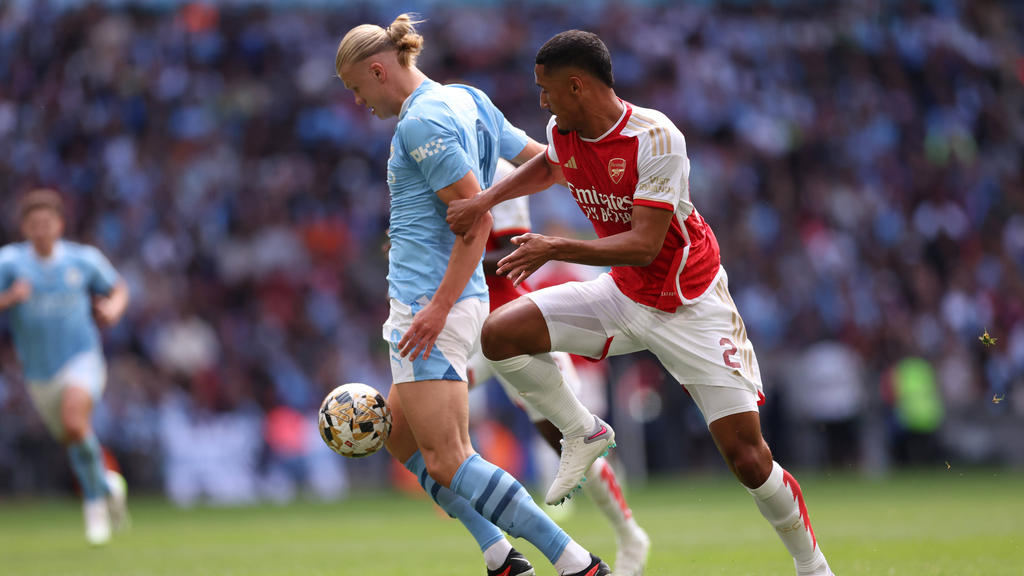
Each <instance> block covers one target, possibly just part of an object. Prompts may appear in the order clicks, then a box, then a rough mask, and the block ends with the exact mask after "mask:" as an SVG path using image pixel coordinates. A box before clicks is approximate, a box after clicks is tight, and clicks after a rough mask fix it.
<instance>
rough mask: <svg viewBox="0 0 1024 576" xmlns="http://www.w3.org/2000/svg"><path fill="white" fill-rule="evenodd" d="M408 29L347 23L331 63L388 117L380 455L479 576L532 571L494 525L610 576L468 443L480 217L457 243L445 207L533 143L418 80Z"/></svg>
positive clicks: (452, 91)
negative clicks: (389, 418) (469, 550)
mask: <svg viewBox="0 0 1024 576" xmlns="http://www.w3.org/2000/svg"><path fill="white" fill-rule="evenodd" d="M413 24H414V22H413V21H412V20H411V19H410V18H409V16H408V15H405V14H403V15H401V16H399V17H398V18H396V19H395V21H394V22H392V23H391V25H390V26H389V27H388V28H387V29H384V28H381V27H380V26H375V25H371V24H364V25H362V26H357V27H355V28H353V29H352V30H350V31H349V32H348V33H347V34H346V35H345V37H344V38H343V39H342V40H341V43H340V44H339V46H338V52H337V56H336V60H335V68H336V71H337V73H338V76H339V77H340V78H341V80H342V81H343V82H344V84H345V87H346V88H347V89H349V90H351V91H352V92H353V94H354V95H355V102H356V104H358V105H360V106H366V107H368V108H370V110H371V111H372V112H373V114H374V115H376V116H377V117H379V118H389V117H392V116H398V118H399V122H398V126H397V127H396V128H395V134H394V137H393V138H392V140H391V156H390V158H389V159H388V174H387V181H388V187H389V189H390V192H391V227H390V236H391V248H390V252H389V258H388V259H389V270H388V295H389V297H390V301H391V314H390V316H389V317H388V319H387V322H386V323H385V324H384V330H383V336H384V339H385V340H386V341H387V342H388V343H389V345H390V346H391V371H392V377H393V380H394V386H392V392H391V395H390V398H389V399H388V403H389V405H390V406H391V410H392V414H393V417H394V425H393V427H392V431H391V435H390V437H389V439H388V445H387V446H388V450H389V451H390V452H391V454H392V456H394V457H395V458H397V459H398V460H399V461H401V462H403V463H404V464H405V466H406V468H408V469H409V470H410V471H412V472H413V473H414V474H415V475H416V476H417V477H418V478H419V480H420V484H421V485H422V486H423V489H424V490H425V491H427V493H428V494H430V495H431V497H432V498H433V499H434V500H435V501H436V502H437V503H438V504H439V505H440V506H441V507H442V508H444V510H445V511H447V512H448V513H449V514H450V515H451V516H453V517H456V518H458V519H459V520H460V521H461V522H462V523H463V524H464V525H465V526H466V527H467V529H468V530H469V531H470V532H471V533H472V534H473V536H474V538H475V539H476V540H477V543H478V544H479V545H480V549H481V550H482V551H483V552H484V559H485V561H486V563H487V569H488V574H492V575H500V576H513V575H531V574H533V573H534V571H533V567H532V566H531V565H530V563H529V562H528V561H527V560H526V558H525V557H523V556H522V555H521V554H519V553H518V552H517V551H515V550H514V549H512V547H511V545H510V544H509V543H508V541H507V540H506V539H505V537H504V535H503V534H502V533H501V531H500V530H499V529H498V528H497V527H501V528H502V529H504V530H505V531H506V532H508V533H509V534H511V535H512V536H516V537H523V538H526V539H527V540H529V541H530V542H531V543H532V544H534V545H535V546H536V547H537V548H538V549H539V550H540V551H541V552H543V553H544V555H545V556H546V557H547V559H548V560H549V561H550V562H551V563H552V564H553V565H554V567H555V570H556V571H557V572H558V573H559V574H560V575H563V576H565V575H570V574H571V575H578V576H602V575H606V574H609V573H610V570H609V569H608V566H607V564H605V563H604V562H601V560H600V559H599V558H597V557H595V556H594V555H592V554H590V553H589V552H588V551H587V550H585V549H584V548H583V547H582V546H580V545H579V544H577V543H576V542H575V541H573V540H572V539H571V538H569V536H568V535H567V534H566V533H565V532H564V531H563V530H562V529H561V528H559V527H558V526H557V525H556V524H555V523H554V522H553V521H552V520H551V519H550V518H548V516H547V515H546V514H545V513H544V512H543V511H542V510H541V509H540V508H539V507H538V506H537V505H536V504H535V503H534V502H533V499H532V498H531V497H530V495H529V494H528V493H527V492H526V490H525V489H523V487H522V486H521V485H520V484H519V482H517V481H516V480H515V478H513V477H512V476H511V475H509V474H508V473H507V472H505V471H504V470H502V469H500V468H498V467H496V466H495V465H493V464H491V463H490V462H487V461H486V460H484V459H483V458H482V457H481V456H480V455H478V454H477V453H476V452H475V451H474V450H473V446H472V445H471V443H470V439H469V407H468V399H467V394H468V386H467V383H466V380H467V375H466V364H467V361H468V358H469V356H470V355H471V353H472V352H473V349H474V348H475V347H476V346H477V345H478V340H479V335H480V328H481V325H482V324H483V320H484V318H485V317H486V316H487V312H488V299H487V284H486V283H485V281H484V276H483V269H482V267H481V259H482V256H483V252H484V246H485V243H486V240H487V235H488V231H489V229H490V219H489V218H488V219H483V220H482V221H481V222H480V224H479V225H478V226H476V227H475V228H474V229H473V230H471V231H470V233H468V234H466V235H465V236H455V235H454V234H452V233H451V232H450V231H449V229H448V225H447V223H446V222H445V214H446V207H447V204H448V202H450V201H452V200H454V199H458V198H469V197H472V196H474V195H476V194H478V193H479V192H480V190H481V187H485V188H486V187H487V186H489V185H490V184H491V181H492V179H493V178H494V172H495V168H496V166H497V161H498V157H499V156H500V157H503V158H505V159H508V160H511V161H513V163H515V164H521V163H522V162H525V161H526V160H527V159H529V158H530V157H532V156H533V155H535V154H537V153H539V152H540V151H542V150H543V147H542V146H540V145H539V144H537V143H533V145H528V143H529V142H530V141H529V139H528V138H527V137H526V135H525V134H524V133H523V132H522V131H521V130H519V129H518V128H515V127H514V126H512V125H511V124H509V123H508V122H506V121H505V118H504V116H503V115H502V114H501V112H500V111H499V110H498V109H497V108H496V107H495V106H494V105H493V104H492V103H491V101H490V100H489V99H488V98H487V96H486V95H485V94H484V93H483V92H481V91H479V90H477V89H474V88H470V87H468V86H460V85H451V86H443V85H441V84H438V83H436V82H433V81H432V80H430V79H429V78H427V76H426V75H424V74H423V72H421V71H420V70H419V69H418V68H417V67H416V56H417V55H418V54H419V52H420V51H421V49H422V46H423V37H422V36H420V35H419V34H417V33H416V31H415V29H414V28H413ZM496 526H497V527H496Z"/></svg>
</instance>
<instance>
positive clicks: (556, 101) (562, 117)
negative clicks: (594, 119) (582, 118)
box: [533, 64, 579, 132]
mask: <svg viewBox="0 0 1024 576" xmlns="http://www.w3.org/2000/svg"><path fill="white" fill-rule="evenodd" d="M533 75H534V77H535V78H536V80H537V86H538V87H539V88H540V107H541V108H543V109H545V110H547V111H548V112H551V113H552V114H554V115H555V123H557V124H558V129H559V130H560V131H562V132H568V131H570V130H574V129H575V126H576V123H577V121H576V119H577V117H578V115H579V105H578V102H577V99H576V98H575V97H574V96H575V94H574V93H573V81H572V77H571V75H570V74H569V71H568V70H566V69H564V68H563V69H555V70H553V71H552V72H551V73H550V74H549V73H547V71H545V70H544V66H542V65H540V64H538V65H536V66H534V68H533Z"/></svg>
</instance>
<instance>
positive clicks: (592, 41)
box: [536, 30, 615, 87]
mask: <svg viewBox="0 0 1024 576" xmlns="http://www.w3.org/2000/svg"><path fill="white" fill-rule="evenodd" d="M536 63H537V64H538V65H540V66H543V67H544V68H546V69H554V68H562V67H565V66H573V67H576V68H579V69H581V70H583V71H584V72H588V73H590V74H592V75H593V76H594V77H596V78H597V79H598V80H600V81H601V82H604V83H605V84H607V85H608V86H609V87H611V86H614V85H615V78H614V77H613V76H612V55H611V53H609V52H608V47H607V46H605V45H604V42H602V41H601V39H600V38H598V37H597V34H594V33H593V32H585V31H583V30H566V31H565V32H559V33H558V34H555V35H554V36H553V37H552V38H551V39H550V40H548V41H547V42H545V43H544V45H543V46H541V47H540V51H538V52H537V61H536Z"/></svg>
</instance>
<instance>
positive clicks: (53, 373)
mask: <svg viewBox="0 0 1024 576" xmlns="http://www.w3.org/2000/svg"><path fill="white" fill-rule="evenodd" d="M18 208H19V209H18V214H19V220H20V224H21V232H22V234H23V235H24V236H25V238H26V240H27V241H26V242H22V243H18V244H9V245H7V246H4V247H3V248H0V311H4V310H9V311H10V313H9V315H8V317H9V320H10V326H11V332H12V335H13V338H14V347H15V349H16V351H17V354H18V360H19V361H20V362H21V366H22V370H23V371H24V375H25V380H26V381H27V382H28V391H29V395H30V396H31V398H32V403H33V404H35V407H36V410H38V411H39V415H40V416H41V417H42V419H43V421H44V422H45V423H46V426H47V428H48V429H49V430H50V433H51V434H53V436H54V438H56V439H57V440H59V441H61V442H63V443H64V444H65V445H66V446H67V450H68V456H69V457H70V459H71V468H72V469H73V470H74V473H75V477H76V478H77V479H78V483H79V485H80V486H81V488H82V497H83V505H82V510H83V513H84V516H85V536H86V540H87V541H88V542H89V543H90V544H93V545H101V544H105V543H107V542H108V541H109V540H110V532H111V524H112V523H113V524H114V526H115V527H116V526H117V525H119V524H120V523H121V522H123V521H124V519H125V485H124V479H123V478H122V477H121V475H120V474H117V473H116V472H108V471H107V470H106V468H105V466H104V460H103V451H102V449H101V448H100V444H99V442H98V441H97V440H96V435H95V434H94V433H93V430H92V422H91V417H92V409H93V405H94V404H95V403H96V402H97V401H99V399H100V395H101V394H102V393H103V387H104V385H105V384H106V366H105V364H104V361H103V352H102V349H101V346H100V338H99V334H98V332H97V329H96V325H97V324H100V325H103V326H109V325H112V324H115V323H116V322H117V321H118V320H119V319H120V318H121V315H122V314H124V310H125V307H126V306H127V305H128V288H127V287H126V285H125V283H124V281H123V280H121V278H120V277H119V276H118V274H117V272H116V271H115V270H114V268H113V266H111V265H110V262H109V261H107V259H106V257H104V256H103V254H101V253H100V251H99V250H97V249H96V248H93V247H91V246H84V245H82V244H76V243H74V242H68V241H64V240H61V236H62V235H63V233H64V207H63V202H62V200H61V197H60V195H59V194H58V193H57V192H55V191H53V190H48V189H39V190H33V191H31V192H29V193H27V194H26V195H25V196H23V197H22V198H21V199H20V202H19V206H18Z"/></svg>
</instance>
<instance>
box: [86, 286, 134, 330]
mask: <svg viewBox="0 0 1024 576" xmlns="http://www.w3.org/2000/svg"><path fill="white" fill-rule="evenodd" d="M128 294H129V293H128V284H127V283H125V281H124V280H121V279H119V280H118V281H117V283H116V284H114V287H113V289H111V290H110V292H109V293H108V294H106V295H103V296H98V297H97V298H96V299H95V300H94V301H93V305H92V308H93V316H94V317H95V318H96V322H97V323H99V324H100V325H101V326H113V325H114V324H117V323H118V321H120V320H121V317H122V316H124V311H125V310H126V309H127V308H128V300H129V295H128Z"/></svg>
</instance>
